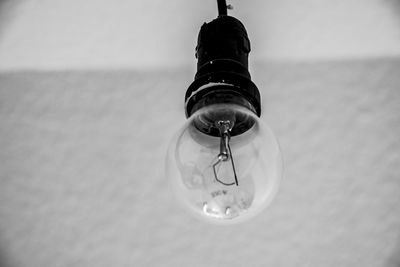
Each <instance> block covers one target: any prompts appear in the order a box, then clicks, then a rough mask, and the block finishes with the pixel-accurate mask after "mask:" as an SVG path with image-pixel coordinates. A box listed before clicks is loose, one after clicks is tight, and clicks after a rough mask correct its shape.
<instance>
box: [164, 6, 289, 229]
mask: <svg viewBox="0 0 400 267" xmlns="http://www.w3.org/2000/svg"><path fill="white" fill-rule="evenodd" d="M218 8H219V16H218V17H217V18H216V19H215V20H213V21H211V22H210V23H205V24H204V25H203V26H202V27H201V30H200V33H199V37H198V44H197V47H196V57H197V60H198V61H197V73H196V76H195V80H194V81H193V83H192V84H191V85H190V86H189V88H188V90H187V91H186V95H185V111H186V116H187V118H188V120H187V121H186V123H185V124H184V126H183V127H182V128H181V130H180V131H179V132H178V133H177V134H176V136H175V138H174V139H173V141H172V142H171V144H170V146H169V149H168V157H167V174H168V176H169V179H170V181H171V185H172V188H173V190H174V194H175V196H176V197H177V199H178V200H179V201H180V202H181V203H183V204H184V206H185V207H186V208H187V209H188V210H190V211H192V212H193V213H194V214H195V215H198V216H199V217H201V218H204V219H207V220H208V221H212V222H216V223H234V222H240V221H243V220H245V219H246V218H250V217H252V216H254V215H256V214H257V213H259V212H260V211H261V210H262V209H263V208H264V207H266V206H267V205H268V204H269V203H270V202H271V200H272V199H273V198H274V196H275V194H276V192H277V190H278V187H279V182H280V179H281V176H282V159H281V154H280V150H279V146H278V143H277V141H276V139H275V137H274V135H273V133H272V132H271V130H270V129H269V128H268V127H267V126H266V125H265V124H264V123H263V122H262V120H261V119H260V116H261V98H260V93H259V91H258V89H257V86H256V85H255V84H254V83H253V82H252V81H251V77H250V73H249V71H248V54H249V52H250V41H249V39H248V36H247V32H246V29H245V28H244V26H243V24H242V23H241V22H240V21H239V20H237V19H235V18H233V17H230V16H228V15H227V10H226V3H225V1H224V0H218Z"/></svg>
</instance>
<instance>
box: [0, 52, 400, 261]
mask: <svg viewBox="0 0 400 267" xmlns="http://www.w3.org/2000/svg"><path fill="white" fill-rule="evenodd" d="M399 71H400V61H399V60H396V59H380V60H359V61H341V62H321V63H301V64H300V63H298V64H293V63H289V64H288V63H282V64H267V65H265V64H259V65H255V66H254V67H253V71H252V74H253V77H254V80H255V82H256V83H257V84H258V86H259V88H260V89H261V92H262V96H263V100H264V101H263V110H264V111H263V117H262V118H263V119H264V120H266V121H267V122H269V124H270V126H271V127H272V128H273V129H274V130H275V133H276V135H277V137H278V138H279V140H280V144H281V147H282V151H283V156H284V161H285V175H284V179H283V182H282V186H281V190H280V192H279V194H278V196H277V198H276V200H275V201H274V202H273V203H272V205H271V206H270V207H269V208H268V209H267V210H265V212H263V213H262V214H261V215H260V216H258V217H256V218H254V220H252V221H249V222H247V223H244V224H241V225H236V226H229V227H221V226H214V225H208V224H204V223H203V222H201V221H197V220H196V219H194V218H192V217H190V216H189V215H188V214H186V213H185V212H184V211H183V210H181V209H180V208H179V206H178V205H177V204H176V202H175V201H174V199H173V197H172V196H171V194H170V191H169V189H168V182H167V180H166V179H165V177H164V162H165V155H166V149H167V144H168V142H169V140H170V138H171V137H172V135H173V134H174V132H175V131H176V130H177V129H178V128H179V127H180V125H181V124H182V123H183V121H184V114H183V99H182V97H183V94H184V91H185V89H186V87H187V85H188V84H189V83H190V81H191V80H192V78H193V77H192V76H193V72H192V71H190V70H188V69H184V68H182V69H170V70H164V71H160V72H156V71H128V70H127V71H61V72H34V71H31V72H3V73H1V74H0V148H1V149H0V266H2V267H3V266H4V267H23V266H30V267H36V266H37V267H46V266H49V267H50V266H51V267H57V266H98V267H102V266H255V267H256V266H286V267H292V266H293V267H294V266H296V267H298V266H326V267H329V266H332V267H333V266H344V267H346V266H348V267H353V266H365V267H378V266H385V267H398V266H400V256H399V255H400V243H399V237H400V138H399V136H400V93H399V88H398V86H399V83H400V76H399V73H400V72H399Z"/></svg>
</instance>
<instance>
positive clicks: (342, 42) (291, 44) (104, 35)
mask: <svg viewBox="0 0 400 267" xmlns="http://www.w3.org/2000/svg"><path fill="white" fill-rule="evenodd" d="M228 2H229V1H228ZM230 3H231V4H232V5H233V6H234V10H233V11H231V12H230V13H231V15H233V16H236V17H237V18H239V19H240V20H242V22H243V23H244V24H245V25H246V28H247V30H248V31H249V35H250V39H251V41H252V47H253V52H252V54H251V58H252V59H253V61H261V62H262V61H265V60H269V61H271V60H273V61H282V60H283V61H287V60H289V61H293V60H294V61H304V60H306V61H316V60H340V59H346V58H347V59H349V58H350V59H352V58H365V57H372V58H377V57H391V56H399V55H400V19H399V18H400V4H399V2H398V1H396V0H392V1H390V0H347V1H329V0H324V1H315V0H304V1H289V0H283V1H272V0H267V1H265V0H253V1H239V0H232V1H231V2H230ZM0 10H1V11H0V58H1V60H0V70H9V69H14V70H15V69H48V70H52V69H99V68H100V69H110V68H114V69H120V68H130V69H132V68H133V69H162V68H171V67H176V66H186V67H191V66H192V65H193V62H194V57H193V55H194V47H195V42H196V38H197V33H198V30H199V28H200V26H201V24H202V23H203V22H204V21H210V20H212V19H213V18H214V17H215V16H216V13H217V12H216V10H217V8H216V3H215V1H214V0H201V1H199V0H175V1H163V0H153V1H146V0H136V1H132V0H130V1H128V0H119V1H113V2H112V4H111V2H110V1H106V0H87V1H84V2H83V1H77V0H72V1H65V0H41V1H37V0H19V1H11V0H3V1H1V2H0Z"/></svg>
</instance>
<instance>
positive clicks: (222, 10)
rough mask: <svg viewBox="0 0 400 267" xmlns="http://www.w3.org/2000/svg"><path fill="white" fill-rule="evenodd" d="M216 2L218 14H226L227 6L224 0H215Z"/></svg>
mask: <svg viewBox="0 0 400 267" xmlns="http://www.w3.org/2000/svg"><path fill="white" fill-rule="evenodd" d="M217 3H218V16H226V15H228V6H227V5H226V0H217Z"/></svg>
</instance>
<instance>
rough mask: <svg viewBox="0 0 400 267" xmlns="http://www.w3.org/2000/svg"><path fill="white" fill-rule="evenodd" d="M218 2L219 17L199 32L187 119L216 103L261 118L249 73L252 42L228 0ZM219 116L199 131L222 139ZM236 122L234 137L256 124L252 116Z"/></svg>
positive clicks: (187, 97) (200, 125)
mask: <svg viewBox="0 0 400 267" xmlns="http://www.w3.org/2000/svg"><path fill="white" fill-rule="evenodd" d="M217 3H218V12H219V15H218V17H217V18H216V19H214V20H213V21H211V22H209V23H204V24H203V26H202V27H201V29H200V32H199V36H198V43H197V47H196V58H197V73H196V75H195V79H194V81H193V83H192V84H191V85H190V86H189V88H188V89H187V91H186V95H185V111H186V116H187V117H190V116H191V115H192V114H193V113H194V112H196V111H197V110H199V109H200V108H203V107H205V106H209V105H213V104H236V105H239V106H242V107H244V108H247V109H248V110H250V111H251V112H253V113H254V114H255V115H257V116H258V117H260V115H261V99H260V92H259V91H258V88H257V86H256V85H255V84H254V83H253V82H252V81H251V77H250V73H249V71H248V55H249V53H250V41H249V38H248V36H247V32H246V29H245V27H244V26H243V24H242V23H241V22H240V21H239V20H238V19H236V18H234V17H231V16H228V14H227V9H228V8H227V5H226V1H225V0H218V1H217ZM213 116H214V117H213ZM215 116H217V115H209V116H208V117H207V118H205V119H204V118H203V120H202V121H201V122H200V121H198V122H195V124H196V128H197V129H198V130H200V131H202V132H204V133H206V134H208V135H213V136H218V134H219V133H218V129H215V127H213V122H214V121H215V120H216V118H215ZM235 116H236V115H235ZM234 119H235V126H234V127H233V129H232V130H231V134H232V135H237V134H241V133H243V132H245V131H247V130H248V129H250V128H251V127H252V126H253V124H254V120H251V119H250V118H249V117H243V116H236V117H235V118H234Z"/></svg>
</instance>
